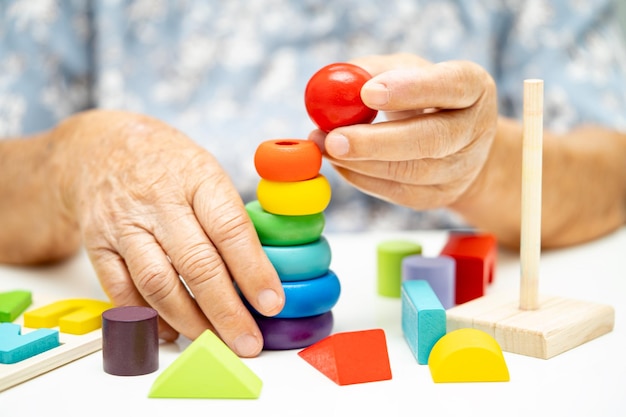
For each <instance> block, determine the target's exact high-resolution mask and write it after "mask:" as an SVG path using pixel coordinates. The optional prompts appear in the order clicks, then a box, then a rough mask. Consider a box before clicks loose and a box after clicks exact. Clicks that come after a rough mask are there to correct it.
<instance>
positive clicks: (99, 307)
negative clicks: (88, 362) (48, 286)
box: [24, 299, 113, 334]
mask: <svg viewBox="0 0 626 417" xmlns="http://www.w3.org/2000/svg"><path fill="white" fill-rule="evenodd" d="M112 307H113V305H112V304H111V303H109V302H106V301H100V300H91V299H70V300H61V301H56V302H54V303H52V304H48V305H46V306H44V307H40V308H37V309H35V310H30V311H28V312H26V313H24V326H25V327H30V328H33V329H38V328H41V327H56V326H59V330H60V331H61V332H63V333H70V334H85V333H89V332H91V331H93V330H96V329H99V328H100V327H101V325H102V313H103V312H104V311H105V310H108V309H110V308H112Z"/></svg>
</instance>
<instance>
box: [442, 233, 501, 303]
mask: <svg viewBox="0 0 626 417" xmlns="http://www.w3.org/2000/svg"><path fill="white" fill-rule="evenodd" d="M497 253H498V243H497V241H496V238H495V236H493V235H491V234H484V233H476V234H473V233H451V234H450V235H449V237H448V241H447V243H446V245H445V246H444V247H443V249H442V250H441V255H447V256H450V257H452V258H454V260H455V262H456V293H455V302H456V304H463V303H466V302H468V301H471V300H473V299H475V298H478V297H482V296H483V295H485V290H486V288H487V285H488V284H489V283H490V282H492V281H493V276H494V271H495V264H496V258H497Z"/></svg>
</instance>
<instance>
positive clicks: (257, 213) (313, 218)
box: [246, 200, 326, 246]
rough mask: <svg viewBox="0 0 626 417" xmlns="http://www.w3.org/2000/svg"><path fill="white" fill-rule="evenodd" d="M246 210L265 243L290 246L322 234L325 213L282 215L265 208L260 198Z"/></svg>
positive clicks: (308, 241) (317, 237) (247, 206)
mask: <svg viewBox="0 0 626 417" xmlns="http://www.w3.org/2000/svg"><path fill="white" fill-rule="evenodd" d="M246 211H247V212H248V216H250V220H252V224H254V228H255V229H256V233H257V235H258V236H259V240H260V241H261V244H263V245H269V246H290V245H302V244H305V243H310V242H315V241H316V240H317V239H319V238H320V237H321V236H322V232H323V231H324V226H325V225H326V218H325V217H324V213H314V214H309V215H306V216H282V215H280V214H273V213H269V212H267V211H265V210H263V207H261V204H260V203H259V201H258V200H254V201H251V202H249V203H247V204H246Z"/></svg>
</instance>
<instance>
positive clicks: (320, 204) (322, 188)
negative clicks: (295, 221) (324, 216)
mask: <svg viewBox="0 0 626 417" xmlns="http://www.w3.org/2000/svg"><path fill="white" fill-rule="evenodd" d="M330 195H331V188H330V184H329V183H328V180H327V179H326V177H324V176H323V175H322V174H319V175H317V176H316V177H315V178H313V179H310V180H305V181H296V182H280V181H269V180H266V179H264V178H261V180H260V181H259V185H258V186H257V198H258V200H259V203H260V204H261V207H263V209H264V210H265V211H269V212H270V213H274V214H281V215H285V216H306V215H308V214H315V213H321V212H322V211H324V210H325V209H326V207H328V204H329V203H330Z"/></svg>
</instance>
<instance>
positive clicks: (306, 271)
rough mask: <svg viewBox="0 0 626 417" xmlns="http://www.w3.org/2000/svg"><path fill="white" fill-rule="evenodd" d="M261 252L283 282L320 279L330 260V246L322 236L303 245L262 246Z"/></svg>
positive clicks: (326, 270)
mask: <svg viewBox="0 0 626 417" xmlns="http://www.w3.org/2000/svg"><path fill="white" fill-rule="evenodd" d="M294 217H296V216H294ZM263 250H264V251H265V254H266V255H267V257H268V259H269V260H270V262H271V263H272V265H273V266H274V269H276V272H277V273H278V277H279V278H280V280H281V281H283V282H285V281H300V280H306V279H311V278H317V277H321V276H322V275H324V274H326V273H327V272H328V268H329V267H330V262H331V258H332V256H331V250H330V245H329V244H328V241H327V240H326V238H325V237H323V236H322V237H320V238H319V239H318V240H316V241H314V242H311V243H306V244H304V245H294V246H266V245H263Z"/></svg>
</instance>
